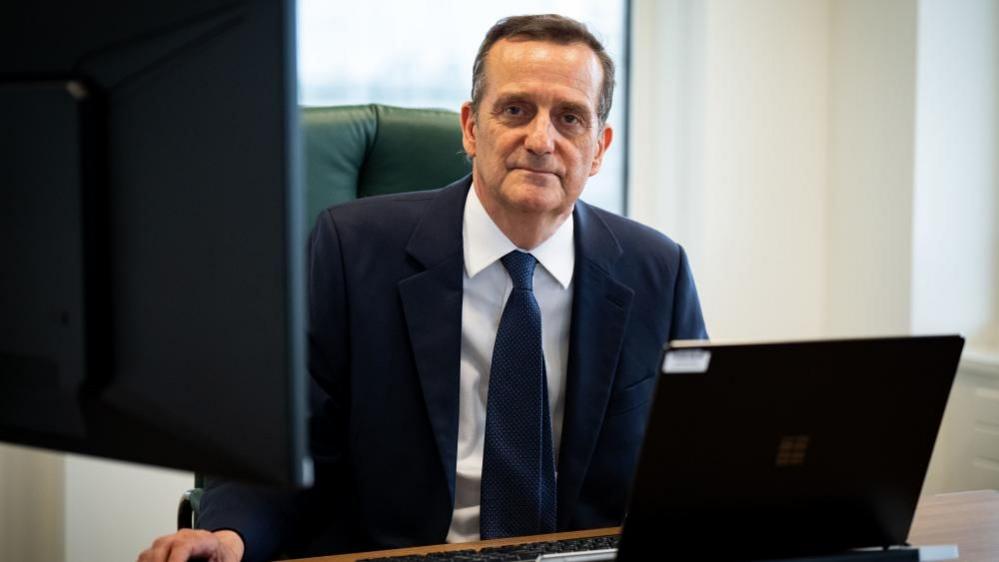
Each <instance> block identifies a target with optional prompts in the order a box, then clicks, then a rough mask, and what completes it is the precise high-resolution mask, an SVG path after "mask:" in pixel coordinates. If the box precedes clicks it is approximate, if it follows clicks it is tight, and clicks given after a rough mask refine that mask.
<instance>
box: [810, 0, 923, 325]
mask: <svg viewBox="0 0 999 562" xmlns="http://www.w3.org/2000/svg"><path fill="white" fill-rule="evenodd" d="M917 6H918V4H917V3H915V2H912V1H910V0H884V1H878V2H868V1H866V0H845V1H835V2H831V3H830V8H831V10H830V18H829V26H830V30H831V34H832V37H833V41H832V49H831V50H830V58H829V62H828V64H829V69H830V74H831V76H832V80H831V83H830V86H831V87H830V98H831V103H830V112H829V114H828V119H829V124H830V128H829V132H830V135H829V138H828V149H829V163H830V166H829V191H828V194H827V200H826V201H827V208H826V211H827V216H828V218H829V230H828V232H827V233H826V235H827V236H828V239H827V242H828V244H827V248H828V255H827V272H828V277H827V279H828V287H829V292H828V299H827V301H826V314H827V317H826V333H827V334H829V335H859V334H904V333H908V332H909V319H910V292H911V289H910V279H911V273H912V267H911V256H912V251H911V235H912V182H913V132H914V128H915V127H914V120H915V111H914V108H915V101H914V100H915V70H916V64H915V60H916V59H915V57H916V10H917Z"/></svg>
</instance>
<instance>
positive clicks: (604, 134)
mask: <svg viewBox="0 0 999 562" xmlns="http://www.w3.org/2000/svg"><path fill="white" fill-rule="evenodd" d="M612 140H614V129H612V128H611V126H610V125H604V128H603V130H601V131H600V132H599V133H597V151H596V153H594V154H593V162H592V163H591V164H590V175H591V176H594V175H596V173H597V172H599V171H600V166H601V165H602V164H603V163H604V154H607V148H608V147H610V145H611V141H612Z"/></svg>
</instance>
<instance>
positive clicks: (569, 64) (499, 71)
mask: <svg viewBox="0 0 999 562" xmlns="http://www.w3.org/2000/svg"><path fill="white" fill-rule="evenodd" d="M485 71H486V87H487V90H488V89H492V90H493V93H496V94H499V93H501V92H507V91H517V90H525V89H526V88H528V86H529V85H530V84H531V83H538V82H540V83H544V84H547V85H549V86H553V87H555V88H561V89H563V90H566V91H569V90H576V91H577V92H578V93H579V95H581V96H583V98H584V99H581V100H578V101H589V102H590V103H592V104H594V105H595V104H596V102H597V99H598V97H599V92H600V83H601V77H602V74H603V68H602V67H601V65H600V59H599V58H598V57H597V55H596V53H594V52H593V50H592V49H591V48H590V47H589V46H587V45H586V44H585V43H569V44H560V43H555V42H551V41H538V40H531V39H516V38H514V39H502V40H500V41H497V42H496V44H495V45H493V47H492V48H491V49H490V50H489V54H488V55H487V56H486V65H485ZM573 97H577V96H573Z"/></svg>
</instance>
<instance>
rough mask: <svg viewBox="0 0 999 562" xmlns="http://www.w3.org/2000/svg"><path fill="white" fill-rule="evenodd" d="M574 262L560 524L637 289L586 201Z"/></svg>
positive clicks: (593, 436)
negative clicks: (619, 274)
mask: <svg viewBox="0 0 999 562" xmlns="http://www.w3.org/2000/svg"><path fill="white" fill-rule="evenodd" d="M574 220H575V233H576V235H575V244H576V267H575V272H574V274H573V283H574V284H575V290H574V293H573V306H572V326H571V327H570V336H569V364H568V368H567V373H566V406H565V419H564V421H563V424H562V427H563V430H562V432H563V433H562V445H561V449H560V453H559V467H558V468H559V472H558V506H559V508H558V528H559V529H560V530H561V529H565V528H567V526H568V524H569V520H570V516H571V515H572V512H573V511H574V509H575V505H576V501H577V500H578V498H579V492H580V487H581V486H582V483H583V479H584V477H585V476H586V470H587V467H588V466H589V463H590V458H591V457H592V456H593V450H594V448H595V446H596V442H597V438H598V437H599V435H600V429H601V425H602V422H603V418H604V412H605V410H606V408H607V402H608V400H609V399H610V393H611V387H612V385H613V382H614V376H615V371H616V369H617V363H618V356H619V355H620V351H621V342H622V339H623V337H624V329H625V324H626V323H627V319H628V313H629V311H630V310H631V302H632V297H633V296H634V291H632V290H631V289H630V288H629V287H627V286H625V285H622V284H621V283H619V282H617V281H616V280H615V279H614V278H613V277H612V275H611V272H612V271H613V267H614V263H615V262H616V261H617V258H618V257H619V256H620V255H621V251H622V250H621V246H620V244H619V243H618V242H617V239H616V238H615V237H614V235H613V233H612V232H611V231H610V229H609V228H608V227H607V225H606V223H604V221H603V220H602V219H601V218H600V217H599V216H598V215H597V214H596V213H595V212H593V211H592V210H591V209H589V208H588V207H587V206H586V204H585V203H582V202H577V203H576V210H575V211H574Z"/></svg>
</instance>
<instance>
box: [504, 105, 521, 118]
mask: <svg viewBox="0 0 999 562" xmlns="http://www.w3.org/2000/svg"><path fill="white" fill-rule="evenodd" d="M523 113H524V110H523V109H521V108H519V107H517V106H516V105H510V106H507V108H506V114H507V115H512V116H517V115H521V114H523Z"/></svg>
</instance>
